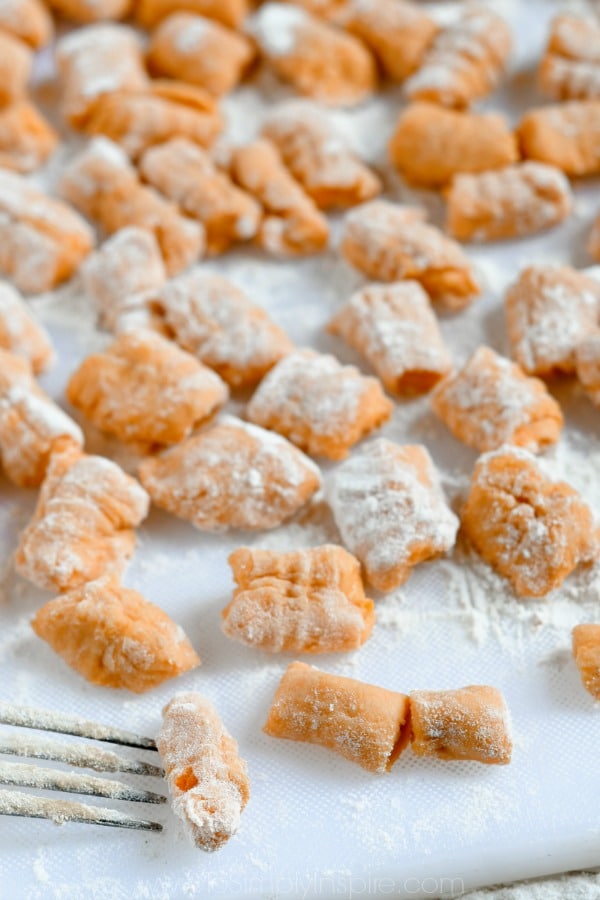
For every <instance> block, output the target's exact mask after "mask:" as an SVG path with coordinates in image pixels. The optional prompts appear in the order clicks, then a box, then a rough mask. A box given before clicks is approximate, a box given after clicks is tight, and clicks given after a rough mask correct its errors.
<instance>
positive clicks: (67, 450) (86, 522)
mask: <svg viewBox="0 0 600 900" xmlns="http://www.w3.org/2000/svg"><path fill="white" fill-rule="evenodd" d="M148 506H149V501H148V495H147V494H146V491H145V490H144V489H143V488H142V487H141V485H140V484H138V482H137V481H136V480H135V478H131V477H130V476H129V475H126V474H125V472H123V470H122V469H120V468H119V466H118V465H117V464H116V463H114V462H112V461H111V460H109V459H105V458H104V457H102V456H87V455H86V454H84V453H82V452H81V451H80V449H79V447H77V446H76V445H75V444H74V443H73V442H70V443H69V444H68V445H67V444H63V445H62V446H60V447H59V448H57V449H56V451H55V452H54V453H53V454H52V456H51V457H50V462H49V465H48V469H47V472H46V478H45V480H44V483H43V485H42V489H41V491H40V495H39V499H38V504H37V507H36V510H35V513H34V515H33V518H32V520H31V522H30V523H29V525H28V526H27V528H26V529H25V531H24V532H23V534H22V535H21V540H20V542H19V546H18V549H17V554H16V557H15V566H16V569H17V572H18V573H19V574H20V575H22V576H23V578H27V579H28V581H31V582H33V584H35V585H37V586H38V587H40V588H47V589H48V590H57V591H70V590H73V588H77V587H80V586H81V585H85V584H86V583H87V582H89V581H94V580H95V579H97V578H100V577H102V576H103V575H105V574H106V573H107V572H115V573H119V572H121V571H122V570H123V569H124V568H125V564H126V562H127V560H128V559H129V557H130V556H131V555H132V553H133V550H134V547H135V532H134V530H133V529H134V528H136V527H137V526H138V525H139V524H140V522H142V520H143V519H144V518H145V517H146V515H147V513H148Z"/></svg>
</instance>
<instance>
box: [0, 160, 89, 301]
mask: <svg viewBox="0 0 600 900" xmlns="http://www.w3.org/2000/svg"><path fill="white" fill-rule="evenodd" d="M93 246H94V233H93V231H92V229H91V228H90V227H89V225H88V224H87V223H86V222H85V221H84V220H83V219H82V218H81V216H79V215H78V214H77V213H76V212H75V211H74V210H73V209H71V208H70V207H69V206H67V204H66V203H61V202H60V201H59V200H55V199H54V198H53V197H48V196H47V195H46V194H44V193H42V192H41V191H40V190H38V189H37V188H36V187H34V186H33V184H31V183H30V182H29V181H27V180H26V179H25V178H22V177H21V176H20V175H17V174H15V173H13V172H8V171H6V170H0V272H3V273H4V274H5V275H7V276H8V277H9V278H11V279H12V281H14V283H15V285H16V286H17V288H18V289H19V290H20V291H23V293H25V294H41V293H43V292H44V291H49V290H52V288H54V287H56V286H57V285H58V284H60V283H61V282H63V281H66V280H67V279H68V278H70V277H71V276H72V275H73V274H74V273H75V272H76V271H77V269H78V268H79V265H80V264H81V262H82V261H83V259H84V258H85V257H86V256H87V255H88V253H89V252H90V250H91V249H92V248H93Z"/></svg>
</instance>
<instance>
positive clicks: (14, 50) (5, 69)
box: [0, 27, 33, 107]
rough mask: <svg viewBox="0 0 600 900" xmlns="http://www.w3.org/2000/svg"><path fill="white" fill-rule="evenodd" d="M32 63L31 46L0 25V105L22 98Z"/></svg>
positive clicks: (25, 90)
mask: <svg viewBox="0 0 600 900" xmlns="http://www.w3.org/2000/svg"><path fill="white" fill-rule="evenodd" d="M32 65H33V53H32V51H31V48H30V47H28V46H27V44H24V43H23V41H21V40H19V38H18V37H15V36H14V35H13V34H10V32H8V31H4V30H2V28H1V27H0V107H2V106H6V105H7V104H9V103H14V102H15V101H16V100H22V99H23V97H24V96H25V94H26V92H27V82H28V81H29V76H30V75H31V68H32Z"/></svg>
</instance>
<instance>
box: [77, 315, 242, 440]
mask: <svg viewBox="0 0 600 900" xmlns="http://www.w3.org/2000/svg"><path fill="white" fill-rule="evenodd" d="M228 393H229V392H228V390H227V386H226V385H225V384H224V382H222V381H221V379H220V378H219V376H218V375H217V374H216V373H215V372H212V371H211V370H210V369H207V368H206V366H203V365H202V364H201V363H199V362H198V360H197V359H195V358H194V357H193V356H191V355H190V354H189V353H185V351H183V350H180V349H179V347H177V346H176V345H175V344H173V343H171V341H168V340H166V339H165V338H163V337H161V336H160V335H158V334H154V333H153V332H151V331H132V332H129V333H126V334H122V335H121V336H120V337H118V338H117V340H116V341H115V342H114V343H113V344H111V345H110V346H109V347H107V348H106V350H104V351H102V352H100V353H93V354H92V355H91V356H87V357H86V358H85V359H84V361H83V362H82V363H81V365H80V366H79V368H78V369H77V370H76V371H75V372H74V373H73V375H72V376H71V378H70V379H69V383H68V385H67V397H68V399H69V402H70V403H72V404H73V406H75V407H76V408H77V409H79V410H81V412H82V413H83V414H84V416H86V418H88V419H89V420H90V421H91V422H93V423H94V425H95V426H96V427H97V428H100V429H101V430H102V431H106V432H108V433H109V434H114V435H116V437H118V438H120V439H121V440H122V441H134V442H140V443H142V444H148V445H150V446H156V445H165V444H177V443H179V441H182V440H183V439H184V438H186V437H187V436H188V435H189V434H190V433H191V432H192V431H193V430H194V429H195V428H197V427H198V426H199V425H201V424H202V423H204V422H206V421H207V420H208V419H209V418H210V417H211V416H213V415H214V414H215V412H216V411H217V410H218V409H220V407H221V406H223V404H224V403H225V402H226V400H227V397H228Z"/></svg>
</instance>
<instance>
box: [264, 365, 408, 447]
mask: <svg viewBox="0 0 600 900" xmlns="http://www.w3.org/2000/svg"><path fill="white" fill-rule="evenodd" d="M393 408H394V405H393V403H392V402H391V401H390V400H388V398H387V397H386V396H385V394H384V393H383V391H382V389H381V385H380V383H379V381H378V380H377V379H376V378H370V377H367V376H365V375H362V374H361V373H360V372H359V370H358V369H356V368H355V367H354V366H343V365H342V364H341V363H340V362H338V360H337V359H336V358H335V357H334V356H330V355H329V354H322V353H316V352H315V351H314V350H295V351H293V352H292V353H289V354H288V355H287V356H285V357H284V358H283V359H282V360H281V361H280V362H278V363H277V365H276V366H275V367H274V368H273V369H271V371H270V372H269V373H268V374H267V375H266V376H265V377H264V379H263V380H262V381H261V383H260V385H259V386H258V388H257V390H256V392H255V394H254V396H253V397H252V399H251V400H250V403H249V404H248V408H247V416H248V419H249V420H250V421H251V422H254V424H255V425H261V426H262V427H263V428H270V429H272V430H273V431H277V432H278V433H279V434H281V435H283V436H284V437H286V438H287V439H288V440H290V441H291V442H292V443H293V444H296V446H297V447H300V449H301V450H304V451H306V452H307V453H311V454H314V455H315V456H325V457H327V458H328V459H345V457H346V456H348V452H349V450H350V448H351V447H352V446H353V445H354V444H356V443H357V442H358V441H360V440H361V439H362V438H363V437H366V435H368V434H370V433H371V432H372V431H373V430H374V429H375V428H379V426H380V425H383V423H384V422H387V420H388V419H389V418H390V416H391V414H392V410H393Z"/></svg>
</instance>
